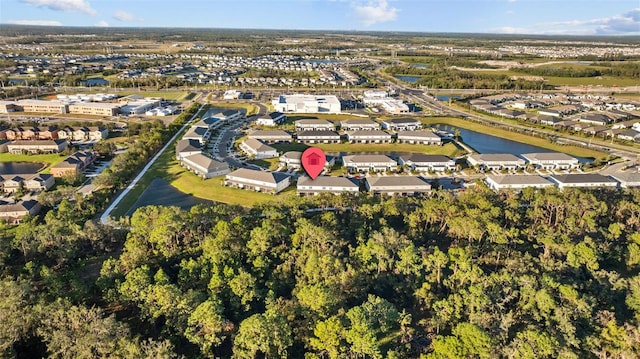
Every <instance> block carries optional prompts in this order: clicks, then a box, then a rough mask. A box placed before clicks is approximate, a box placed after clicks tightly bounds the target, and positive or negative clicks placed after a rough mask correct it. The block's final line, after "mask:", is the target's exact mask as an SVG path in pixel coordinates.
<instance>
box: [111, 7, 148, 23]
mask: <svg viewBox="0 0 640 359" xmlns="http://www.w3.org/2000/svg"><path fill="white" fill-rule="evenodd" d="M113 18H114V19H116V20H118V21H142V20H143V19H141V18H137V17H135V16H134V15H133V14H132V13H130V12H126V11H122V10H118V11H116V12H114V13H113Z"/></svg>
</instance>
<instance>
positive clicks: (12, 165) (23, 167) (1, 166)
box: [0, 162, 46, 175]
mask: <svg viewBox="0 0 640 359" xmlns="http://www.w3.org/2000/svg"><path fill="white" fill-rule="evenodd" d="M45 167H46V165H45V164H44V163H38V162H0V175H15V174H29V173H38V171H40V170H41V169H43V168H45Z"/></svg>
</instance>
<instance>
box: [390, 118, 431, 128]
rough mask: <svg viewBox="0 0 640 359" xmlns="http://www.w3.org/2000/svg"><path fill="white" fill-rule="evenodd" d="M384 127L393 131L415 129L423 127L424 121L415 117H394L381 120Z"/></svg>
mask: <svg viewBox="0 0 640 359" xmlns="http://www.w3.org/2000/svg"><path fill="white" fill-rule="evenodd" d="M381 125H382V128H383V129H385V130H391V131H415V130H419V129H421V128H422V122H420V121H418V120H416V119H413V118H394V119H390V120H384V121H382V122H381Z"/></svg>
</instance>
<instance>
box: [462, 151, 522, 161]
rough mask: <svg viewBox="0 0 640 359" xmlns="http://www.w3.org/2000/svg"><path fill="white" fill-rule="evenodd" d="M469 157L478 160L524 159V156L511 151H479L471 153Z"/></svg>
mask: <svg viewBox="0 0 640 359" xmlns="http://www.w3.org/2000/svg"><path fill="white" fill-rule="evenodd" d="M469 158H473V159H474V160H476V161H478V162H482V161H484V162H512V161H524V160H523V159H522V158H520V157H518V156H516V155H512V154H510V153H479V154H476V155H471V156H469Z"/></svg>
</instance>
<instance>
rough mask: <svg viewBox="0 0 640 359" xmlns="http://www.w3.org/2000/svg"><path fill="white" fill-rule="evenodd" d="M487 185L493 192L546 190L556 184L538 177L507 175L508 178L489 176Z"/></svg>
mask: <svg viewBox="0 0 640 359" xmlns="http://www.w3.org/2000/svg"><path fill="white" fill-rule="evenodd" d="M485 181H486V183H487V185H488V186H489V187H490V188H491V189H493V190H496V191H497V190H503V189H516V190H519V189H523V188H527V187H535V188H546V187H553V186H555V184H554V183H553V182H551V181H549V180H548V179H546V178H544V177H542V176H538V175H507V176H493V175H490V176H487V178H486V180H485Z"/></svg>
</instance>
